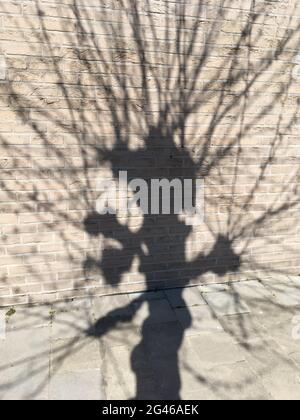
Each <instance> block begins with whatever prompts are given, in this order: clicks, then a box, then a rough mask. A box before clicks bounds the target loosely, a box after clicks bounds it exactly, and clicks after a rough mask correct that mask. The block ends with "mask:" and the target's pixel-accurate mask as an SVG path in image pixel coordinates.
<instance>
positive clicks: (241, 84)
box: [0, 0, 300, 305]
mask: <svg viewBox="0 0 300 420" xmlns="http://www.w3.org/2000/svg"><path fill="white" fill-rule="evenodd" d="M299 26H300V1H299V0H281V1H275V0H273V1H262V0H257V1H252V0H226V1H225V0H203V1H200V0H185V1H182V2H181V1H179V0H177V1H175V0H174V1H171V0H164V1H163V0H160V1H155V0H154V1H153V0H151V1H150V0H149V1H148V0H135V1H133V0H124V1H122V0H42V1H37V0H36V1H35V0H33V1H30V0H28V1H27V0H2V1H1V3H0V121H1V124H0V136H1V146H0V147H1V158H0V182H1V191H0V235H1V239H0V305H10V304H15V303H25V302H40V301H52V300H56V299H63V298H71V297H77V296H86V295H87V294H105V293H112V292H117V291H136V290H142V289H145V288H149V289H151V288H157V287H172V286H174V285H178V286H185V285H187V284H197V283H207V282H228V281H236V280H240V279H253V278H264V277H268V276H271V275H280V274H282V273H284V274H286V273H287V274H299V272H300V268H299V266H300V258H299V247H300V236H299V222H298V221H299V205H298V202H299V159H300V144H299V120H298V118H299V117H298V106H299V97H300V83H299V82H300V70H299V68H300V58H299V57H300V56H299V57H298V54H300V52H299V33H300V32H299ZM298 63H299V68H298ZM298 70H299V71H298ZM119 170H127V171H128V173H129V176H130V177H132V178H136V177H137V178H143V179H152V178H167V179H173V178H186V177H188V178H196V177H202V178H204V180H205V222H204V223H203V224H201V225H199V226H195V227H190V226H188V225H187V224H186V223H185V221H184V220H181V219H180V218H179V217H177V216H175V215H173V216H172V215H170V216H163V215H160V216H151V215H149V216H141V215H140V214H139V213H136V214H135V215H132V216H131V217H125V215H119V216H118V217H115V216H113V215H111V216H99V215H97V214H96V213H95V206H96V200H97V198H98V197H99V191H97V180H99V179H102V180H104V179H114V178H116V177H117V174H118V171H119Z"/></svg>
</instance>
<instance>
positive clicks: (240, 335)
mask: <svg viewBox="0 0 300 420" xmlns="http://www.w3.org/2000/svg"><path fill="white" fill-rule="evenodd" d="M220 322H221V324H222V327H223V328H224V330H225V331H226V332H227V333H228V334H229V335H230V336H231V337H232V339H233V340H234V342H235V343H244V344H246V343H251V342H252V341H253V340H254V341H256V340H257V339H259V338H265V337H266V336H267V335H268V329H267V328H265V327H264V326H263V324H262V322H261V320H260V318H259V317H256V316H255V315H254V314H239V315H229V316H224V317H221V318H220Z"/></svg>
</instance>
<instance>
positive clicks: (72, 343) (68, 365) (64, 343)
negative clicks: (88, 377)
mask: <svg viewBox="0 0 300 420" xmlns="http://www.w3.org/2000/svg"><path fill="white" fill-rule="evenodd" d="M101 365H102V360H101V354H100V347H99V341H98V340H97V339H95V338H81V339H78V340H74V339H68V340H55V341H53V342H52V343H51V356H50V369H51V374H53V373H54V372H59V373H61V372H77V371H79V372H80V371H85V370H93V369H95V370H97V369H98V370H99V369H100V368H101Z"/></svg>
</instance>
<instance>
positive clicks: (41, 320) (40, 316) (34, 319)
mask: <svg viewBox="0 0 300 420" xmlns="http://www.w3.org/2000/svg"><path fill="white" fill-rule="evenodd" d="M12 310H13V312H12V315H10V316H7V317H6V324H7V330H8V331H10V330H28V329H29V330H31V329H34V328H45V327H47V326H50V323H51V318H52V312H53V310H52V307H51V306H50V305H49V306H46V305H45V306H29V307H22V306H20V307H15V308H12Z"/></svg>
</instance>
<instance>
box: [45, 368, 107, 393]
mask: <svg viewBox="0 0 300 420" xmlns="http://www.w3.org/2000/svg"><path fill="white" fill-rule="evenodd" d="M102 380H103V379H102V375H101V371H100V370H95V369H93V370H85V371H81V372H64V373H58V374H55V375H53V376H52V377H51V379H50V384H49V398H50V399H51V400H72V401H83V400H97V401H98V400H101V399H103V398H104V396H105V394H104V391H103V386H102Z"/></svg>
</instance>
